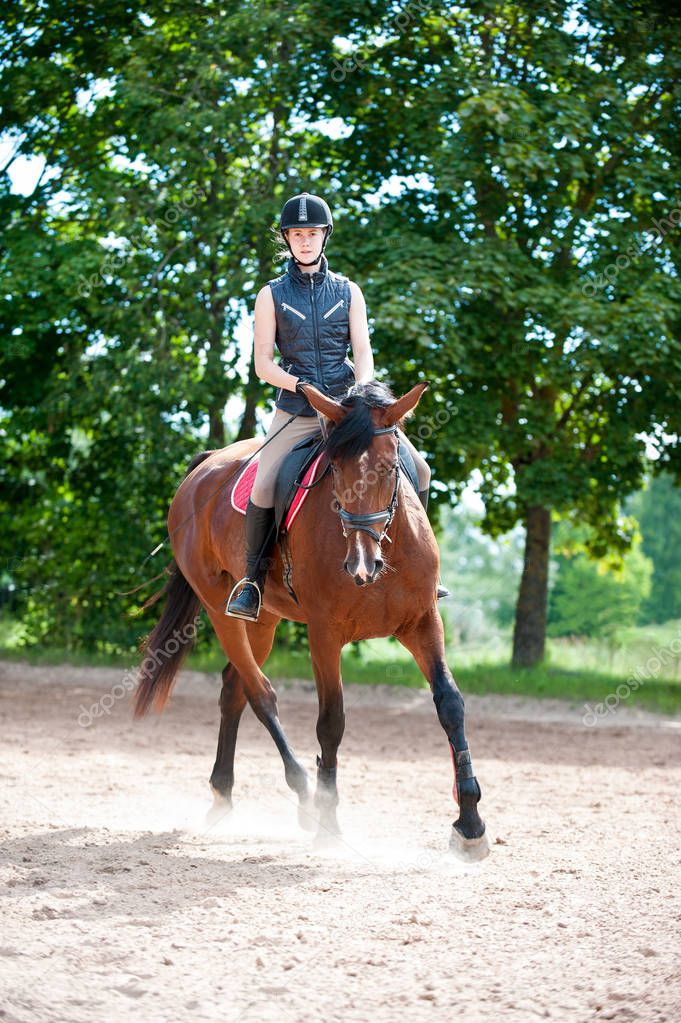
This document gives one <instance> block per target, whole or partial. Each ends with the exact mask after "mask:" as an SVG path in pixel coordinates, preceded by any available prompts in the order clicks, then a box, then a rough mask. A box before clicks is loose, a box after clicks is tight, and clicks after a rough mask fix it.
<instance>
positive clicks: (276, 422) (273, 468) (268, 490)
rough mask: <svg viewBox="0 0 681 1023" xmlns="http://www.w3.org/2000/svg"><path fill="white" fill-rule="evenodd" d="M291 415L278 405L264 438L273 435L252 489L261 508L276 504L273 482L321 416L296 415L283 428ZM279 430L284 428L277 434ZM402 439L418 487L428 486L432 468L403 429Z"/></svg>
mask: <svg viewBox="0 0 681 1023" xmlns="http://www.w3.org/2000/svg"><path fill="white" fill-rule="evenodd" d="M290 416H291V413H290V412H284V411H282V409H277V410H276V412H275V413H274V417H273V419H272V422H271V423H270V428H269V430H268V431H267V436H266V437H265V440H266V441H268V440H269V438H270V437H274V440H269V443H268V444H267V445H266V447H264V448H263V449H262V450H261V452H260V454H259V456H258V471H257V472H256V474H255V480H254V482H253V489H252V490H251V501H252V503H253V504H257V505H258V507H259V508H272V507H274V485H275V482H276V479H277V473H278V471H279V467H280V465H281V463H282V462H283V461H284V459H285V458H286V456H287V454H288V453H289V451H290V450H291V448H293V447H295V445H296V444H297V443H298V441H299V440H302V439H303V438H304V437H309V436H310V434H312V433H316V432H317V431H318V429H319V417H318V416H316V415H315V416H297V417H296V418H295V419H293V420H292V421H291V422H290V423H289V424H288V425H287V426H285V427H284V429H283V430H282V429H281V427H282V426H284V423H285V422H286V420H287V419H289V418H290ZM277 430H281V432H280V433H279V434H277V436H276V437H275V436H274V435H275V434H276V433H277ZM400 442H401V443H402V444H404V446H405V447H406V448H409V451H410V452H411V455H412V458H413V459H414V462H415V463H416V471H417V472H418V477H419V490H427V489H428V487H429V485H430V468H429V466H428V463H427V462H426V460H425V458H423V456H422V455H420V454H419V453H418V451H417V450H416V448H415V447H414V445H413V444H412V442H411V441H410V440H409V438H408V437H405V435H404V434H403V433H402V431H401V430H400Z"/></svg>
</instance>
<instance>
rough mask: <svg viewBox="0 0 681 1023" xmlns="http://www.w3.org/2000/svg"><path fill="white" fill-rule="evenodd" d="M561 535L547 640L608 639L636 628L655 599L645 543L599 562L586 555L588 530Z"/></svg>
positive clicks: (566, 532)
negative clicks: (648, 603)
mask: <svg viewBox="0 0 681 1023" xmlns="http://www.w3.org/2000/svg"><path fill="white" fill-rule="evenodd" d="M558 533H559V538H560V541H561V542H560V546H559V548H558V552H557V556H556V573H555V577H554V581H553V587H552V589H551V598H550V603H549V616H548V635H549V636H603V637H608V636H612V635H614V633H615V631H616V630H617V629H618V628H624V627H626V626H631V625H634V624H635V623H636V622H637V620H638V618H639V616H640V612H641V607H642V605H643V603H644V601H645V600H646V599H647V598H648V596H649V594H650V587H651V577H652V574H653V565H652V562H651V560H650V559H649V558H647V557H646V556H645V554H644V553H643V551H642V550H641V543H640V538H637V540H636V542H635V543H634V545H633V547H632V548H631V550H629V551H628V552H627V553H626V554H625V555H624V556H623V557H621V558H619V559H613V558H612V557H603V558H600V559H594V558H591V557H589V555H588V554H587V553H586V550H585V543H584V535H585V531H584V530H576V529H571V530H568V529H565V528H563V529H562V530H559V531H558Z"/></svg>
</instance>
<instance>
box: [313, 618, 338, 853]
mask: <svg viewBox="0 0 681 1023" xmlns="http://www.w3.org/2000/svg"><path fill="white" fill-rule="evenodd" d="M308 638H309V641H310V654H311V657H312V667H313V669H314V676H315V682H316V683H317V695H318V698H319V716H318V718H317V738H318V739H319V745H320V747H321V751H322V755H321V757H317V791H316V792H315V806H316V808H317V811H318V813H319V830H318V833H317V840H318V841H319V842H320V843H323V842H325V841H326V840H328V839H331V840H332V839H333V836H334V835H338V834H340V828H339V827H338V821H337V819H336V807H337V805H338V789H337V787H336V769H337V754H338V747H339V746H340V744H341V739H342V738H343V732H344V731H345V712H344V710H343V683H342V680H341V673H340V654H341V644H340V643H339V642H334V640H333V637H332V636H331V635H330V634H329V626H328V624H325V625H324V627H323V629H321V630H320V631H319V634H318V633H317V630H316V628H315V626H314V624H312V623H310V625H309V626H308Z"/></svg>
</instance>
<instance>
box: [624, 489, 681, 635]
mask: <svg viewBox="0 0 681 1023" xmlns="http://www.w3.org/2000/svg"><path fill="white" fill-rule="evenodd" d="M631 507H632V512H633V514H634V515H635V516H636V518H637V519H638V522H639V525H640V528H641V535H642V537H643V542H642V545H641V549H642V551H643V553H644V554H645V555H647V557H649V558H650V560H651V561H652V563H653V579H652V586H651V590H650V595H649V596H648V598H647V599H646V601H645V602H644V605H643V608H642V617H643V621H644V622H666V621H669V620H670V619H672V618H681V490H679V487H678V486H677V485H676V483H675V480H674V478H673V477H672V476H670V475H669V474H668V473H665V474H663V475H661V476H657V477H653V478H652V479H651V480H650V482H649V484H648V486H647V487H646V489H645V490H644V491H643V492H642V493H640V494H637V495H636V498H635V500H634V501H633V502H632V506H631Z"/></svg>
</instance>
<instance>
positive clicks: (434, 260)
mask: <svg viewBox="0 0 681 1023" xmlns="http://www.w3.org/2000/svg"><path fill="white" fill-rule="evenodd" d="M415 19H416V15H415ZM680 24H681V22H680V20H679V16H678V15H676V14H673V13H671V14H665V13H664V12H663V9H662V7H661V6H658V5H656V6H654V7H651V6H647V5H644V4H637V3H622V4H615V3H611V2H595V3H577V4H574V3H560V2H557V3H551V4H544V3H538V2H537V3H514V4H501V3H492V2H483V3H479V4H475V5H471V6H470V7H456V8H453V7H451V6H449V5H447V6H445V5H439V4H436V5H429V6H428V9H427V10H426V11H425V12H424V13H423V16H422V17H418V20H417V21H416V20H415V21H414V22H413V23H412V24H411V25H410V26H409V28H408V30H404V31H399V30H398V28H397V26H395V30H394V31H392V32H389V33H388V34H387V36H386V37H385V39H384V40H383V41H382V42H381V43H380V45H379V46H377V47H376V48H375V49H374V50H373V51H372V52H371V53H370V54H369V55H368V57H367V61H366V66H365V67H364V68H363V70H362V72H361V76H360V73H359V72H357V73H356V74H354V75H353V76H348V78H347V80H346V81H345V82H344V83H343V85H344V88H343V89H342V90H341V108H340V109H341V112H342V115H343V117H344V119H345V120H346V121H347V122H349V123H350V124H351V125H352V127H353V132H352V134H351V135H350V137H349V138H348V139H347V140H345V141H343V142H342V143H341V146H342V149H341V151H342V152H343V153H344V154H348V153H350V154H351V157H350V158H349V159H348V158H347V155H346V158H345V161H344V162H345V164H346V165H349V166H350V168H351V170H350V173H349V174H348V175H347V178H346V180H347V186H346V187H347V188H348V190H350V189H351V188H352V179H353V176H354V175H356V174H357V170H358V168H359V169H360V170H361V171H362V172H364V174H365V175H366V176H367V178H368V179H369V180H371V181H372V183H373V185H374V186H375V187H376V188H379V187H380V186H381V184H382V183H383V182H384V181H385V180H386V179H388V178H390V176H395V177H394V179H393V180H394V181H395V182H399V187H397V188H395V189H393V190H392V191H390V192H387V193H386V194H385V195H384V198H383V201H382V202H381V204H380V205H379V206H378V207H377V208H375V210H374V211H373V213H372V214H371V215H370V219H369V224H370V230H369V232H368V233H367V232H366V231H365V229H364V225H363V223H362V222H361V221H360V222H359V223H358V226H357V230H356V231H355V232H354V233H353V235H352V240H351V243H350V244H349V246H348V249H347V256H348V258H351V259H354V261H355V263H356V265H357V270H358V273H360V272H362V274H363V276H364V278H365V280H366V281H367V283H368V290H369V295H370V307H371V308H372V310H373V313H374V316H375V319H376V333H375V338H376V343H377V346H378V348H379V351H380V354H381V356H382V359H381V361H382V362H383V363H384V364H385V365H386V366H389V367H390V373H391V375H392V377H393V379H394V380H395V381H396V384H397V386H398V388H402V387H404V386H406V385H407V384H408V383H409V382H410V381H413V379H414V377H415V376H417V375H418V374H419V373H425V375H427V376H428V378H429V379H430V380H431V381H432V382H433V388H432V390H431V392H430V394H429V395H428V396H427V397H426V399H425V401H424V402H423V403H422V408H423V412H424V413H425V414H428V413H429V414H430V416H431V417H432V419H433V421H436V422H438V423H442V426H441V428H440V429H439V430H437V431H436V432H435V434H434V435H433V438H432V442H431V447H430V452H431V455H432V457H433V459H434V462H435V466H436V475H437V476H438V478H439V479H441V480H445V481H448V482H449V483H450V486H452V488H453V489H455V490H458V489H460V487H461V485H462V483H463V481H465V480H466V479H467V478H468V477H469V475H470V473H471V471H472V470H473V469H478V470H479V471H480V473H481V474H482V484H481V487H480V493H481V495H482V497H483V499H484V501H485V504H486V526H487V528H488V530H489V531H490V532H491V533H492V534H493V535H496V534H499V533H503V532H505V531H506V530H508V529H510V528H511V526H513V524H514V523H516V522H518V521H520V522H523V523H524V525H525V526H526V533H527V540H526V554H525V564H524V571H523V575H522V578H521V583H520V590H519V595H518V601H517V607H516V623H515V636H514V663H515V664H516V665H519V666H523V665H529V664H532V663H535V662H536V661H538V660H539V659H541V657H542V655H543V650H544V634H545V620H546V603H547V587H548V559H549V549H550V525H551V516H552V512H559V513H560V514H561V515H566V514H571V515H573V516H574V517H575V519H576V520H579V521H582V522H585V523H587V524H588V526H589V527H590V537H591V539H590V544H591V548H592V553H594V554H595V555H599V554H600V555H602V554H603V553H604V552H605V551H606V550H607V549H609V548H615V549H620V550H623V549H625V548H626V547H627V546H628V545H629V543H630V542H631V535H630V534H629V533H628V532H627V531H626V530H625V529H624V530H623V529H622V528H621V523H620V518H619V515H618V505H619V502H621V500H622V499H623V498H624V496H625V495H626V494H628V493H630V492H631V491H633V490H635V489H636V488H637V487H638V486H640V484H641V482H642V478H643V473H644V468H645V464H646V462H645V442H644V439H643V435H644V434H648V435H650V436H653V437H654V438H655V443H656V444H657V446H658V449H659V453H660V455H661V457H662V461H664V460H668V461H669V463H670V464H675V465H677V464H678V448H677V445H676V443H675V441H674V439H673V438H674V437H675V436H676V434H677V433H678V430H679V426H680V423H679V409H680V407H681V406H680V405H679V401H678V386H679V373H680V371H681V342H680V338H679V300H680V299H681V286H680V284H679V275H678V254H679V252H680V251H681V248H680V246H681V241H680V238H681V227H679V226H677V225H678V224H679V220H680V219H681V195H680V191H679V185H680V178H679V159H678V156H679V134H678V130H677V128H678V123H679V114H680V104H679V94H678V87H677V86H678V75H679V69H680V67H681V48H680V46H679V38H680V36H679V26H680ZM358 45H359V52H360V54H361V53H362V52H363V51H362V44H361V43H359V44H358ZM364 46H365V47H366V43H365V44H364ZM360 78H361V81H360ZM675 126H676V127H675ZM397 176H399V177H397ZM386 238H390V239H391V240H390V244H389V245H386V241H385V239H386ZM362 239H364V240H363V241H362ZM419 411H421V408H420V410H419ZM661 464H662V463H661Z"/></svg>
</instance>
